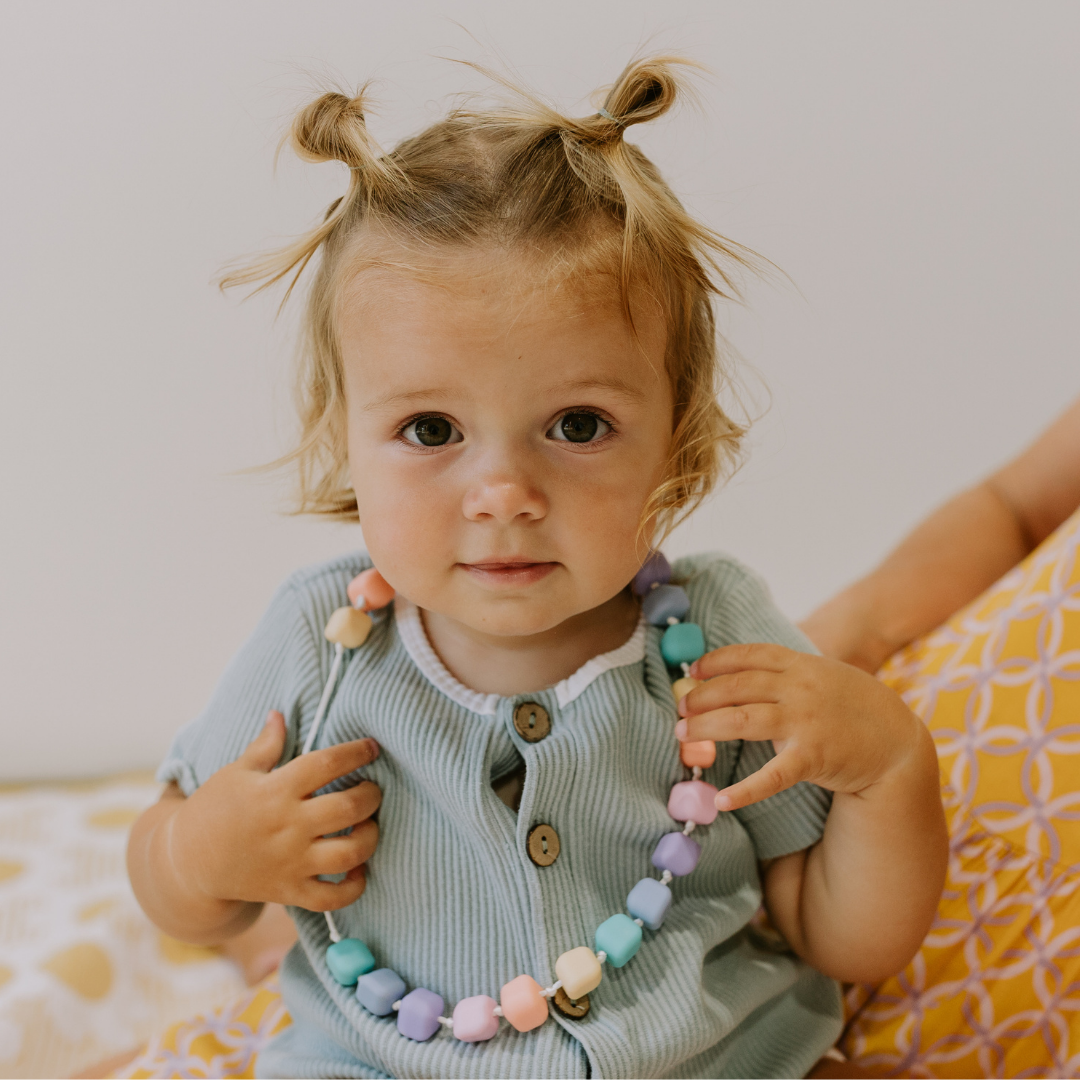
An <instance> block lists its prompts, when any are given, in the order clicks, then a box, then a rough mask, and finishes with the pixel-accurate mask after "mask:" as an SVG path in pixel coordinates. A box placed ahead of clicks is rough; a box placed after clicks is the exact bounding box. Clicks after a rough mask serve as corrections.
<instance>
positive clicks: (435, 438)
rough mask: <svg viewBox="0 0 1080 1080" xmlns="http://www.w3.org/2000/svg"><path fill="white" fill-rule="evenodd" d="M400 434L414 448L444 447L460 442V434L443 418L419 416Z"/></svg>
mask: <svg viewBox="0 0 1080 1080" xmlns="http://www.w3.org/2000/svg"><path fill="white" fill-rule="evenodd" d="M401 434H402V435H403V436H404V437H405V439H406V441H408V442H411V443H413V444H414V445H415V446H446V445H447V444H448V443H456V442H461V440H462V434H461V432H460V431H458V429H457V428H456V427H454V425H453V424H451V423H450V421H449V420H447V419H446V417H445V416H421V417H420V419H419V420H414V421H413V422H412V423H411V424H409V426H408V427H407V428H405V430H404V431H402V433H401Z"/></svg>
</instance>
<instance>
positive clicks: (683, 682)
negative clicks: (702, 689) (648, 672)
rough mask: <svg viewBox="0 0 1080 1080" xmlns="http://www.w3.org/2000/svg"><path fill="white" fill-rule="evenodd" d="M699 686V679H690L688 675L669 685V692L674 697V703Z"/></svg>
mask: <svg viewBox="0 0 1080 1080" xmlns="http://www.w3.org/2000/svg"><path fill="white" fill-rule="evenodd" d="M700 685H701V680H700V679H691V678H690V676H689V675H688V676H687V677H686V678H685V679H676V680H675V682H673V683H672V684H671V692H672V693H673V694H674V695H675V700H676V701H682V699H683V698H684V697H686V695H687V694H689V693H690V691H691V690H693V689H694V687H695V686H700Z"/></svg>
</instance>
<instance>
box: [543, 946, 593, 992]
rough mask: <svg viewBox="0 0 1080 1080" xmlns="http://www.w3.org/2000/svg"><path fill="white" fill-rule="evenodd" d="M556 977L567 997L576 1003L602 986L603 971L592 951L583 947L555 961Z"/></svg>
mask: <svg viewBox="0 0 1080 1080" xmlns="http://www.w3.org/2000/svg"><path fill="white" fill-rule="evenodd" d="M555 975H556V977H557V978H558V979H559V981H560V982H561V983H562V988H563V989H564V990H565V991H566V996H567V997H568V998H570V1000H571V1001H576V1000H577V999H578V998H580V997H584V996H585V995H586V994H587V993H588V992H589V991H590V990H595V989H596V988H597V987H598V986H599V985H600V979H601V978H602V977H603V971H602V970H601V967H600V961H599V960H597V958H596V954H595V953H594V952H593V951H592V949H589V948H586V946H584V945H581V946H579V947H578V948H576V949H571V950H570V951H569V952H564V953H563V954H562V956H560V957H559V959H558V960H556V961H555Z"/></svg>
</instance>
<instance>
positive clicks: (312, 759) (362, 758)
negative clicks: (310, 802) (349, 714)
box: [281, 739, 379, 796]
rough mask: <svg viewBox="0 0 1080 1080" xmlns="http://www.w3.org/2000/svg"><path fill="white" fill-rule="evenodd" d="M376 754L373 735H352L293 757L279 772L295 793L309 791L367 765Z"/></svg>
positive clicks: (375, 743) (316, 789)
mask: <svg viewBox="0 0 1080 1080" xmlns="http://www.w3.org/2000/svg"><path fill="white" fill-rule="evenodd" d="M378 756H379V744H378V743H377V742H376V741H375V740H374V739H356V740H354V741H353V742H346V743H338V744H337V745H336V746H327V747H325V748H324V749H322V750H312V752H311V753H310V754H304V755H303V756H301V757H298V758H294V759H293V760H292V761H290V762H289V764H288V765H286V766H285V767H284V768H283V769H282V770H281V776H282V778H283V779H285V780H287V783H288V784H289V786H290V787H291V788H292V790H293V792H294V793H295V794H297V795H301V796H303V795H310V794H311V793H312V792H313V791H318V790H319V788H321V787H325V786H326V785H327V784H329V783H330V782H331V781H332V780H336V779H337V778H338V777H339V776H348V775H349V773H351V772H353V771H354V770H356V769H362V768H363V767H364V766H365V765H370V764H371V763H372V762H373V761H374V760H375V759H376V758H377V757H378Z"/></svg>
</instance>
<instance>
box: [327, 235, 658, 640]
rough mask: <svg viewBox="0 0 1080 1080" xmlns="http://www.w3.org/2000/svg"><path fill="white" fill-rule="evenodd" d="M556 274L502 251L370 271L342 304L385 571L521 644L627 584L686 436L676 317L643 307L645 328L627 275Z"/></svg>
mask: <svg viewBox="0 0 1080 1080" xmlns="http://www.w3.org/2000/svg"><path fill="white" fill-rule="evenodd" d="M530 271H531V274H530ZM536 276H537V272H536V271H535V270H532V268H531V267H530V266H529V265H528V264H527V263H525V262H523V261H519V260H516V259H512V258H508V257H507V256H505V255H499V254H493V253H491V252H488V251H484V252H477V253H474V254H471V255H463V256H461V257H460V258H455V259H453V260H452V261H450V262H448V263H446V262H444V263H442V264H441V265H440V269H439V272H438V274H437V276H436V277H434V278H428V277H426V276H425V279H424V280H423V281H421V280H418V279H417V276H416V275H414V274H410V273H408V272H405V271H395V270H384V269H378V270H367V271H364V272H362V273H361V274H360V275H359V276H358V278H357V279H356V280H355V281H354V282H353V284H352V285H351V286H350V287H349V289H348V290H347V291H346V293H345V296H344V298H343V302H342V308H341V312H340V327H341V347H342V355H343V359H344V367H345V381H346V396H347V400H348V437H349V466H350V471H351V474H352V481H353V486H354V487H355V490H356V498H357V502H358V504H359V508H360V523H361V525H362V527H363V530H364V539H365V541H366V543H367V547H368V551H369V552H370V554H371V557H372V559H373V560H374V562H375V565H376V566H377V567H378V569H379V570H380V572H381V573H382V574H383V576H384V577H385V578H386V579H387V581H389V582H390V584H391V585H392V586H393V587H394V588H395V589H396V590H397V591H398V592H399V593H401V594H402V595H404V596H406V597H408V598H409V599H410V600H412V601H413V602H414V603H416V604H417V605H419V606H420V607H421V608H425V609H427V610H430V611H433V612H437V613H439V614H440V615H443V616H445V617H448V618H450V619H453V620H456V621H457V622H459V623H463V624H465V625H466V626H468V627H470V628H472V629H473V630H475V631H479V632H481V633H487V634H494V635H499V636H504V637H505V636H519V635H530V634H536V633H542V632H544V631H546V630H550V629H552V628H553V627H556V626H558V625H559V624H560V623H562V622H564V621H565V620H567V619H569V618H571V617H572V616H574V615H578V614H580V613H582V612H587V611H590V610H592V609H593V608H596V607H598V606H599V605H601V604H603V603H604V602H605V601H607V600H610V599H611V598H612V597H613V596H615V595H616V594H617V593H618V592H619V591H620V590H621V589H623V588H624V587H625V586H626V584H627V583H628V582H629V580H630V579H631V577H633V575H634V574H635V572H636V571H637V569H638V567H639V565H640V562H641V558H642V554H643V552H642V548H641V546H640V541H639V540H638V525H639V522H640V519H641V512H642V508H643V506H644V505H645V502H646V500H647V498H648V496H649V495H650V493H651V492H652V491H653V490H654V488H655V487H656V485H657V484H658V483H659V482H660V480H661V478H662V474H663V470H664V464H665V461H666V457H667V451H668V445H669V442H670V439H671V423H672V399H671V390H670V387H669V385H668V379H667V376H666V374H665V370H664V328H663V321H662V318H661V317H660V315H659V312H657V311H641V312H640V313H639V312H638V311H636V310H635V319H636V320H637V321H638V337H637V338H636V339H635V337H634V336H633V334H632V332H631V330H630V328H629V326H628V325H627V324H626V321H625V319H624V318H623V315H622V311H621V309H620V305H619V300H618V296H617V294H616V292H615V290H614V287H613V286H612V285H611V284H610V283H607V284H606V285H603V286H602V285H601V284H599V283H598V284H595V285H593V286H592V287H586V286H584V285H582V284H576V285H575V284H571V283H562V284H561V285H559V287H555V286H554V285H552V284H550V283H548V282H547V281H545V280H539V281H536ZM534 283H535V284H534Z"/></svg>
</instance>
